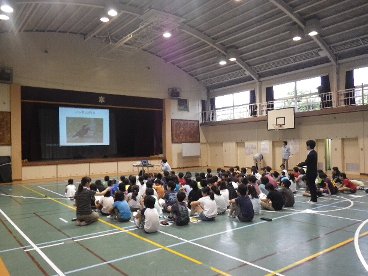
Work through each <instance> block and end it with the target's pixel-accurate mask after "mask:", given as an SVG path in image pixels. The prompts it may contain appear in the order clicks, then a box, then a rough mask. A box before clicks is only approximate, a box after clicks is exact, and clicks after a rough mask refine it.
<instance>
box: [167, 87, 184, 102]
mask: <svg viewBox="0 0 368 276" xmlns="http://www.w3.org/2000/svg"><path fill="white" fill-rule="evenodd" d="M168 91H169V97H170V98H175V99H176V98H180V92H181V89H180V88H178V87H172V88H169V89H168Z"/></svg>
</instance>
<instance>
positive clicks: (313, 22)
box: [305, 18, 320, 36]
mask: <svg viewBox="0 0 368 276" xmlns="http://www.w3.org/2000/svg"><path fill="white" fill-rule="evenodd" d="M319 30H320V22H319V20H318V19H317V18H312V19H310V20H308V21H307V22H306V23H305V33H307V34H308V35H310V36H315V35H318V33H319Z"/></svg>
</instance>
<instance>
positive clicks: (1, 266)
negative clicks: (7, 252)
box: [0, 257, 10, 276]
mask: <svg viewBox="0 0 368 276" xmlns="http://www.w3.org/2000/svg"><path fill="white" fill-rule="evenodd" d="M0 275H2V276H10V273H9V270H8V269H7V267H6V265H5V263H4V262H3V260H2V259H1V257H0Z"/></svg>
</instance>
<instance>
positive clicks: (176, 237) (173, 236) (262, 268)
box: [159, 231, 283, 276]
mask: <svg viewBox="0 0 368 276" xmlns="http://www.w3.org/2000/svg"><path fill="white" fill-rule="evenodd" d="M159 232H160V233H162V234H165V235H167V236H169V237H172V238H175V239H178V240H180V241H183V242H186V243H190V244H192V245H195V246H198V247H201V248H203V249H206V250H209V251H211V252H214V253H217V254H220V255H222V256H225V257H227V258H230V259H233V260H236V261H238V262H241V263H243V264H247V265H250V266H253V267H256V268H258V269H260V270H263V271H266V272H269V273H273V274H275V275H279V276H283V274H280V273H277V272H275V271H273V270H270V269H268V268H265V267H262V266H259V265H256V264H253V263H251V262H247V261H245V260H243V259H239V258H237V257H234V256H231V255H229V254H226V253H224V252H221V251H218V250H215V249H213V248H210V247H207V246H204V245H201V244H198V243H195V242H192V241H189V240H186V239H183V238H180V237H178V236H175V235H172V234H169V233H166V232H163V231H159Z"/></svg>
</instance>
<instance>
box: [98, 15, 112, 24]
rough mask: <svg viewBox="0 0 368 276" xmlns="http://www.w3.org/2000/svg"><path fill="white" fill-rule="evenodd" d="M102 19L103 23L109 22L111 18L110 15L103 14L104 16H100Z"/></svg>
mask: <svg viewBox="0 0 368 276" xmlns="http://www.w3.org/2000/svg"><path fill="white" fill-rule="evenodd" d="M100 21H101V22H103V23H106V22H109V21H110V19H109V18H108V17H106V16H102V17H101V18H100Z"/></svg>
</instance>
